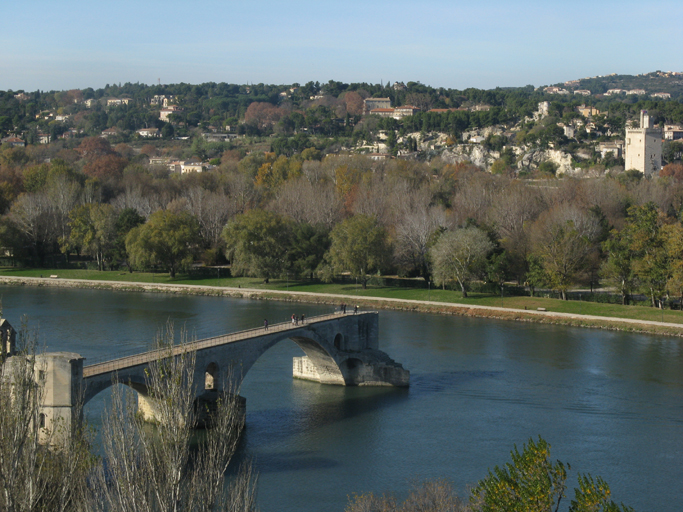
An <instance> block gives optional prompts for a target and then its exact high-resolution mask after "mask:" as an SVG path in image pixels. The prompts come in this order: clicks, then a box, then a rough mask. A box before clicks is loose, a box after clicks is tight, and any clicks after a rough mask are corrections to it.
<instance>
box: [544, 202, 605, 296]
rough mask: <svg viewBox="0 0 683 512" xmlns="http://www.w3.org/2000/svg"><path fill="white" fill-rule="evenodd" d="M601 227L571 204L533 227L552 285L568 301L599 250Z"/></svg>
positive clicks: (561, 206) (590, 216) (547, 215)
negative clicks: (570, 290)
mask: <svg viewBox="0 0 683 512" xmlns="http://www.w3.org/2000/svg"><path fill="white" fill-rule="evenodd" d="M599 233H600V225H599V222H598V220H597V219H596V218H595V216H593V215H591V214H590V213H586V212H585V211H583V210H582V209H579V208H577V207H576V206H573V205H570V204H566V203H564V204H560V205H558V206H556V207H555V208H553V209H552V210H549V211H547V212H544V213H543V214H542V215H541V216H539V218H538V220H537V221H536V222H535V223H534V225H533V227H532V240H533V250H534V253H535V254H536V255H538V256H539V257H540V259H541V263H542V265H543V268H544V270H545V272H546V273H547V275H548V277H549V279H550V284H551V286H553V288H555V289H556V290H559V291H560V293H561V295H562V299H564V300H566V299H567V289H568V288H569V286H570V285H571V284H572V283H573V282H574V279H575V277H576V275H577V274H578V273H579V272H581V271H583V270H584V265H585V262H586V260H587V258H588V256H589V255H590V253H591V252H592V251H593V250H594V249H595V241H596V239H597V236H598V234H599Z"/></svg>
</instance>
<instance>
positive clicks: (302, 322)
mask: <svg viewBox="0 0 683 512" xmlns="http://www.w3.org/2000/svg"><path fill="white" fill-rule="evenodd" d="M305 319H306V317H305V316H304V314H303V313H301V325H304V321H305Z"/></svg>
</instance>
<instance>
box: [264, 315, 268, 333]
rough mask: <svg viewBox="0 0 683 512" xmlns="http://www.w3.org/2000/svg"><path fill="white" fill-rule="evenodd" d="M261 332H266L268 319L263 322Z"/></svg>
mask: <svg viewBox="0 0 683 512" xmlns="http://www.w3.org/2000/svg"><path fill="white" fill-rule="evenodd" d="M263 330H264V331H267V330H268V319H267V318H266V319H264V320H263Z"/></svg>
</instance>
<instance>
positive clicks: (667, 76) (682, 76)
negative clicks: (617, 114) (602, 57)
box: [554, 71, 683, 100]
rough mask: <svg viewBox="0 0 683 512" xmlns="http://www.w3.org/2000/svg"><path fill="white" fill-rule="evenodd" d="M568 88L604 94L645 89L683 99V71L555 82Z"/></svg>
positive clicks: (648, 91)
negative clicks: (612, 90)
mask: <svg viewBox="0 0 683 512" xmlns="http://www.w3.org/2000/svg"><path fill="white" fill-rule="evenodd" d="M554 85H556V86H558V87H564V88H568V89H588V90H589V91H591V93H592V94H604V93H605V92H607V91H608V90H610V89H626V90H631V89H644V90H645V91H646V93H647V94H648V95H650V94H654V93H657V92H668V93H669V94H671V99H679V100H680V99H683V72H672V71H653V72H652V73H645V74H642V75H616V74H613V75H606V76H595V77H590V78H580V79H576V81H575V82H574V83H570V82H565V83H559V84H554Z"/></svg>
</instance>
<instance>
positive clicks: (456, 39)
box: [0, 0, 683, 91]
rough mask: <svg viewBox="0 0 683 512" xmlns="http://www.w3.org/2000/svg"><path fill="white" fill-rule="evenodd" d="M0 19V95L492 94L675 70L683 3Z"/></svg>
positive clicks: (45, 9)
mask: <svg viewBox="0 0 683 512" xmlns="http://www.w3.org/2000/svg"><path fill="white" fill-rule="evenodd" d="M0 19H1V20H2V23H1V25H0V26H1V27H2V29H1V30H0V45H1V47H2V54H1V55H0V90H7V89H12V90H15V91H16V90H20V89H24V90H29V91H33V90H36V89H41V90H51V89H72V88H85V87H93V88H98V87H102V86H104V85H105V84H107V83H119V82H121V83H125V82H142V83H147V84H152V83H156V82H157V80H158V79H161V82H162V83H178V82H188V83H201V82H230V83H247V82H252V83H260V82H263V83H269V84H290V83H293V82H299V83H305V82H308V81H309V80H313V81H320V82H327V81H328V80H339V81H342V82H347V83H350V82H371V83H379V82H380V81H384V82H386V81H388V80H390V81H392V82H393V81H397V80H398V81H403V82H408V81H420V82H422V83H424V84H428V85H432V86H434V87H452V88H457V89H464V88H467V87H479V88H487V89H488V88H493V87H496V86H501V87H508V86H524V85H527V84H533V85H535V86H539V85H547V84H550V83H556V82H563V81H565V80H570V79H574V78H582V77H586V76H594V75H602V74H609V73H619V74H638V73H645V72H649V71H655V70H664V71H668V70H671V71H683V53H682V52H681V49H680V45H679V42H680V37H681V29H680V27H681V21H682V20H683V2H681V1H680V0H677V1H669V0H654V1H650V2H645V1H643V0H641V1H639V2H635V1H631V0H622V1H618V2H617V1H612V0H606V1H604V0H603V1H601V0H597V1H585V0H575V1H572V2H557V1H553V0H546V1H537V0H528V1H515V0H508V1H499V0H479V1H469V2H461V1H441V0H438V1H437V0H422V1H421V2H419V1H411V2H408V1H405V0H395V1H392V2H387V1H372V0H369V1H365V2H362V1H356V0H347V1H345V2H328V1H325V0H319V1H316V2H314V1H297V0H292V1H290V2H285V1H281V2H275V1H269V0H251V1H239V2H238V1H233V0H223V1H214V0H206V1H203V2H181V1H174V0H166V1H164V2H161V1H157V0H138V1H137V2H134V1H129V0H119V1H117V2H101V1H98V0H95V1H90V2H85V1H78V0H63V1H61V2H54V0H52V1H32V0H26V1H24V2H7V3H6V5H4V6H3V7H2V9H0Z"/></svg>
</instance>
